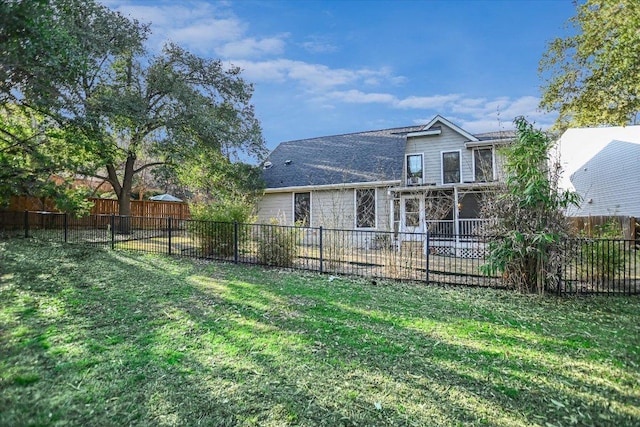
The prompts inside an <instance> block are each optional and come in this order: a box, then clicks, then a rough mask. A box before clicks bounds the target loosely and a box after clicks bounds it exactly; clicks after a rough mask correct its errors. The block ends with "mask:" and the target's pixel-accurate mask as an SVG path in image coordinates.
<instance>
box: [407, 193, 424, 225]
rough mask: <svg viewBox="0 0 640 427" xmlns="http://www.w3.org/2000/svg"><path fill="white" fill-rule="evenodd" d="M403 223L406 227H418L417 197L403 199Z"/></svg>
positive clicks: (418, 206)
mask: <svg viewBox="0 0 640 427" xmlns="http://www.w3.org/2000/svg"><path fill="white" fill-rule="evenodd" d="M404 225H405V226H406V227H420V200H419V199H406V200H405V201H404Z"/></svg>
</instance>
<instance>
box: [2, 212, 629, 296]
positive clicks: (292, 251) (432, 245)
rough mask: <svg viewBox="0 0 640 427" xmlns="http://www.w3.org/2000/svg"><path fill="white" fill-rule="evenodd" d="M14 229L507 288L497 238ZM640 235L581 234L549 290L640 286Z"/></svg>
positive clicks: (119, 219) (181, 223)
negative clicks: (493, 249) (494, 244)
mask: <svg viewBox="0 0 640 427" xmlns="http://www.w3.org/2000/svg"><path fill="white" fill-rule="evenodd" d="M0 233H2V235H4V236H5V237H11V236H22V237H37V238H40V239H44V240H57V241H64V242H68V243H86V244H93V245H101V246H107V247H110V248H112V249H129V250H136V251H144V252H152V253H162V254H169V255H176V256H185V257H195V258H207V259H213V260H222V261H228V262H235V263H244V264H259V265H268V266H274V267H286V268H296V269H301V270H311V271H319V272H324V273H333V274H349V275H358V276H364V277H370V278H372V279H373V278H388V279H397V280H417V281H426V282H429V283H440V284H455V285H469V286H484V287H495V288H499V287H505V286H506V284H505V281H504V280H503V277H502V275H501V274H498V273H496V274H493V275H490V274H489V275H488V274H484V273H483V272H482V269H481V267H482V266H483V265H484V264H485V263H486V257H487V255H488V245H489V242H488V241H487V240H486V239H485V238H484V237H481V236H477V235H453V234H433V233H432V234H426V233H402V232H385V231H370V230H341V229H329V228H323V227H305V228H302V227H292V226H281V225H266V224H240V223H223V222H210V221H198V220H176V219H172V218H148V217H125V216H118V215H91V216H89V217H84V218H79V219H78V218H73V217H71V216H69V215H67V214H61V213H51V212H27V211H25V212H6V211H4V212H0ZM637 243H638V242H636V241H633V240H622V239H572V240H567V241H566V242H564V243H563V244H564V245H565V247H564V249H565V251H564V252H565V254H566V256H565V259H564V260H563V265H562V268H561V269H560V271H559V272H558V283H557V284H556V285H554V289H549V290H550V291H554V292H557V293H558V294H570V293H583V294H584V293H590V294H591V293H606V294H636V293H640V250H639V246H638V244H637Z"/></svg>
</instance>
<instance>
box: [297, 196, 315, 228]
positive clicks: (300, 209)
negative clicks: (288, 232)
mask: <svg viewBox="0 0 640 427" xmlns="http://www.w3.org/2000/svg"><path fill="white" fill-rule="evenodd" d="M293 221H294V222H295V224H296V225H301V226H303V227H309V225H311V193H294V194H293Z"/></svg>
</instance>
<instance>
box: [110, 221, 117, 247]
mask: <svg viewBox="0 0 640 427" xmlns="http://www.w3.org/2000/svg"><path fill="white" fill-rule="evenodd" d="M115 248H116V216H115V214H111V249H115Z"/></svg>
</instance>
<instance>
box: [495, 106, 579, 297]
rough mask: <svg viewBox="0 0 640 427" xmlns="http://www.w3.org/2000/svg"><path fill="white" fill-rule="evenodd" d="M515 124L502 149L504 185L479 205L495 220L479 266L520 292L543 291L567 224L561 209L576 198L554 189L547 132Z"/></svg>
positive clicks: (554, 269) (555, 266) (553, 273)
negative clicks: (511, 139)
mask: <svg viewBox="0 0 640 427" xmlns="http://www.w3.org/2000/svg"><path fill="white" fill-rule="evenodd" d="M515 124H516V128H517V138H516V141H515V142H514V143H513V144H511V145H510V146H508V147H507V148H506V149H505V150H504V151H503V154H504V157H505V172H506V175H507V177H506V180H505V185H504V187H503V188H502V189H501V190H500V191H499V192H498V194H497V195H496V197H495V198H493V199H488V200H486V201H485V204H484V206H483V211H484V212H483V215H485V216H486V217H488V218H497V220H496V221H495V222H492V225H491V226H490V228H489V229H488V230H487V232H488V233H489V234H490V235H492V236H495V237H496V239H495V240H493V241H492V242H491V243H490V245H489V251H490V252H489V256H488V258H487V264H486V265H484V266H482V270H483V272H484V273H485V274H495V273H496V272H502V273H503V277H504V278H505V280H506V281H507V283H509V284H510V285H511V286H512V287H513V288H515V289H518V290H520V291H522V292H538V293H542V292H544V289H545V288H547V287H549V285H551V284H554V282H555V281H556V279H557V269H558V266H559V263H560V259H561V256H562V254H561V252H562V250H561V247H560V245H559V242H560V241H562V239H563V238H566V237H567V232H566V230H567V229H568V227H567V223H566V219H565V218H564V215H563V212H562V209H564V208H566V207H568V206H569V205H570V204H575V203H577V195H576V194H575V193H572V192H568V191H564V192H561V191H558V188H557V181H558V176H559V173H560V170H559V168H558V166H557V165H554V164H553V163H552V162H551V160H550V158H549V156H548V153H549V150H550V149H551V147H552V145H553V144H552V141H551V140H550V138H549V137H548V136H547V135H546V134H544V133H543V132H542V131H540V130H535V129H534V128H533V126H532V125H531V124H530V123H528V122H527V121H526V120H525V119H524V118H522V117H520V118H517V119H516V120H515Z"/></svg>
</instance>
